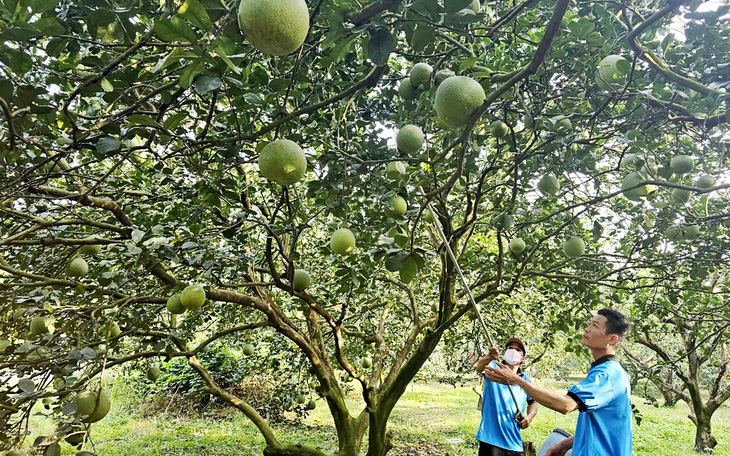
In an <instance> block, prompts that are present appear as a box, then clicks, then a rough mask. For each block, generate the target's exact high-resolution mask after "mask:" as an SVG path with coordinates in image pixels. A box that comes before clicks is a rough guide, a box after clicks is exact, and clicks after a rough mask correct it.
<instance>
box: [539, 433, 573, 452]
mask: <svg viewBox="0 0 730 456" xmlns="http://www.w3.org/2000/svg"><path fill="white" fill-rule="evenodd" d="M573 439H575V437H568V438H567V439H565V440H563V441H562V442H558V443H556V444H555V445H553V447H552V448H550V449H549V450H548V452H547V453H545V456H565V453H567V452H568V450H570V449H571V448H573Z"/></svg>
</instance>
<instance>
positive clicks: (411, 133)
mask: <svg viewBox="0 0 730 456" xmlns="http://www.w3.org/2000/svg"><path fill="white" fill-rule="evenodd" d="M424 140H425V137H424V135H423V130H421V128H420V127H418V126H416V125H404V126H403V127H402V128H401V129H400V130H398V134H397V135H396V137H395V143H396V144H397V145H398V150H400V151H401V152H403V153H406V154H415V153H416V152H418V150H419V149H420V148H421V147H423V141H424Z"/></svg>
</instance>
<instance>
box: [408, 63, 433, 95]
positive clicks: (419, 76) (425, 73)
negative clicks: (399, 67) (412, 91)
mask: <svg viewBox="0 0 730 456" xmlns="http://www.w3.org/2000/svg"><path fill="white" fill-rule="evenodd" d="M431 73H433V68H432V67H431V65H429V64H428V63H423V62H420V63H417V64H415V65H413V68H411V72H410V73H409V76H410V78H411V84H412V85H413V87H415V88H417V89H418V88H421V89H428V87H429V86H430V85H431Z"/></svg>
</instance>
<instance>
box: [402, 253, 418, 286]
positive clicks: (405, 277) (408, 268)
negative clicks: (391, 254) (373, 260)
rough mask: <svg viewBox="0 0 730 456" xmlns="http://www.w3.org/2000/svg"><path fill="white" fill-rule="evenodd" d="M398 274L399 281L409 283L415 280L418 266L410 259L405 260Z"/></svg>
mask: <svg viewBox="0 0 730 456" xmlns="http://www.w3.org/2000/svg"><path fill="white" fill-rule="evenodd" d="M398 273H399V274H400V279H401V280H402V281H403V282H404V283H409V282H411V281H412V280H413V279H415V278H416V274H418V265H417V264H416V261H415V260H414V259H413V258H411V257H408V258H406V260H405V261H404V262H403V265H402V266H401V268H400V271H398Z"/></svg>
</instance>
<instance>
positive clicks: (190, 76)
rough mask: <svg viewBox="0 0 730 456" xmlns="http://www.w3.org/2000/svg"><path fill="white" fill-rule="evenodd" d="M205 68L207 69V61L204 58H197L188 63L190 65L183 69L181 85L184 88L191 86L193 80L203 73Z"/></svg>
mask: <svg viewBox="0 0 730 456" xmlns="http://www.w3.org/2000/svg"><path fill="white" fill-rule="evenodd" d="M203 70H205V62H204V61H203V60H202V59H200V60H196V61H194V62H193V63H191V64H190V65H188V67H187V68H185V70H183V72H182V74H181V75H180V87H182V88H184V89H188V88H190V86H191V85H192V83H193V80H194V79H195V76H197V75H199V74H200V73H202V72H203Z"/></svg>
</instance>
